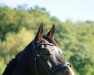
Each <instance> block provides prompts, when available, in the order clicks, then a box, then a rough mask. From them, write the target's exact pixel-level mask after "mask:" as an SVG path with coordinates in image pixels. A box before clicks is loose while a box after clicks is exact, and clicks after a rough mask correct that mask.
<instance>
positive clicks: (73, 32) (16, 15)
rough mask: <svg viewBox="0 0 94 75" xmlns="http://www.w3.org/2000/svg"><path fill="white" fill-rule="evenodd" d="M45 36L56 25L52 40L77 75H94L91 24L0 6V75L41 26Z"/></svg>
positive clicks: (36, 10) (41, 10)
mask: <svg viewBox="0 0 94 75" xmlns="http://www.w3.org/2000/svg"><path fill="white" fill-rule="evenodd" d="M42 22H43V23H44V24H45V26H44V29H45V33H47V32H48V30H49V28H50V27H51V25H52V24H56V40H57V41H58V44H59V46H60V48H61V49H62V50H63V56H64V59H66V61H69V62H70V63H71V64H72V67H73V69H74V70H75V72H76V74H77V75H94V70H93V69H94V47H93V46H94V22H92V21H86V22H80V21H78V22H76V23H73V22H72V21H71V20H67V21H66V22H60V20H58V19H57V18H56V17H51V16H50V15H49V13H48V12H47V11H46V9H45V8H39V7H38V6H36V7H35V8H34V9H33V8H29V9H24V7H21V6H19V7H18V8H14V9H12V8H9V7H7V6H0V75H2V72H3V71H4V69H5V67H6V64H7V63H8V62H9V61H10V60H11V58H12V57H15V55H16V54H17V53H18V52H20V51H21V50H23V49H24V48H25V47H26V45H27V44H28V43H29V42H31V41H32V39H33V38H34V36H35V34H36V32H37V29H38V27H39V25H40V24H41V23H42Z"/></svg>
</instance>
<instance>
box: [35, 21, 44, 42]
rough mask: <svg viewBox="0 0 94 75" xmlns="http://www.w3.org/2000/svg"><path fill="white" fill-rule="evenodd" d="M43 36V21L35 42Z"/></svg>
mask: <svg viewBox="0 0 94 75" xmlns="http://www.w3.org/2000/svg"><path fill="white" fill-rule="evenodd" d="M42 36H43V23H42V24H41V25H40V27H39V30H38V32H37V35H36V37H35V39H34V40H35V42H36V43H38V42H39V41H40V40H41V39H42Z"/></svg>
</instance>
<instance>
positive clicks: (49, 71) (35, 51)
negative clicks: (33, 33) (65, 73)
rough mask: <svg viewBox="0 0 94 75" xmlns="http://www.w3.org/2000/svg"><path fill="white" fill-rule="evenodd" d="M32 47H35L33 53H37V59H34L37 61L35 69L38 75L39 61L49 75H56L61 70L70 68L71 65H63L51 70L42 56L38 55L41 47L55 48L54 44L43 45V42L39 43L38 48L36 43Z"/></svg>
mask: <svg viewBox="0 0 94 75" xmlns="http://www.w3.org/2000/svg"><path fill="white" fill-rule="evenodd" d="M32 45H33V53H35V57H34V60H35V69H36V75H38V67H37V60H38V61H39V62H40V64H41V65H42V66H43V68H44V69H45V70H46V71H47V72H48V73H49V75H54V73H55V72H56V71H58V70H60V69H63V68H68V67H69V66H70V64H69V63H65V62H64V63H62V64H60V65H58V66H55V67H54V68H53V69H50V68H49V66H48V64H47V63H46V62H45V61H44V60H43V59H42V58H41V57H40V56H41V55H40V54H39V53H38V50H39V49H38V48H39V46H42V45H50V46H54V44H52V43H49V44H43V43H41V42H39V43H38V44H37V46H35V45H34V41H33V42H32Z"/></svg>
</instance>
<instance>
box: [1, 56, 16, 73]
mask: <svg viewBox="0 0 94 75" xmlns="http://www.w3.org/2000/svg"><path fill="white" fill-rule="evenodd" d="M16 62H17V61H16V60H15V59H14V58H12V59H11V61H10V62H9V63H8V64H7V67H6V69H5V71H4V72H3V74H2V75H12V72H13V70H14V68H15V66H16Z"/></svg>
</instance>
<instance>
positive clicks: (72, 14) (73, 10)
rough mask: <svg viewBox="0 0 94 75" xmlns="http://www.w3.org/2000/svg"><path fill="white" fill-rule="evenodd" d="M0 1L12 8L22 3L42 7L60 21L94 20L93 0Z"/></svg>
mask: <svg viewBox="0 0 94 75" xmlns="http://www.w3.org/2000/svg"><path fill="white" fill-rule="evenodd" d="M2 3H3V4H5V5H8V6H9V7H12V8H13V7H17V5H23V4H26V5H28V7H34V6H36V5H37V6H39V7H44V8H46V10H47V11H48V12H49V13H50V15H51V16H55V17H57V18H58V19H60V20H61V21H66V20H67V19H70V20H72V21H74V22H75V21H79V20H80V21H86V20H90V21H94V0H0V4H2Z"/></svg>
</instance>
